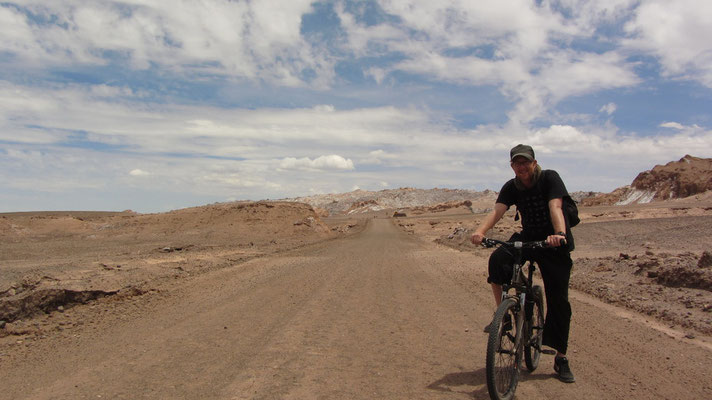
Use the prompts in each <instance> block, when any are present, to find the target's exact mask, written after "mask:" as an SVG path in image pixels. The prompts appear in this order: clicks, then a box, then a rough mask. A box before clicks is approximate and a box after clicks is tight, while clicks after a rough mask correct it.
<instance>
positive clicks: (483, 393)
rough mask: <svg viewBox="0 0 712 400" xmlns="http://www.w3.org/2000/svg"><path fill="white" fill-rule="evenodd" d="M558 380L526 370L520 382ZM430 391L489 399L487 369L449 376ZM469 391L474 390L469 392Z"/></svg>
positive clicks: (444, 377)
mask: <svg viewBox="0 0 712 400" xmlns="http://www.w3.org/2000/svg"><path fill="white" fill-rule="evenodd" d="M548 379H554V380H556V375H555V374H554V373H550V374H549V373H536V374H530V373H528V372H527V371H526V370H523V371H521V372H520V375H519V382H520V383H521V382H526V381H538V380H548ZM428 389H431V390H437V391H439V392H453V393H467V394H470V395H471V396H472V398H473V399H489V398H490V397H489V393H488V392H487V377H486V376H485V369H484V368H480V369H478V370H477V371H463V372H454V373H452V374H447V375H445V376H443V377H442V378H440V379H438V380H437V381H435V382H433V383H431V384H430V385H428ZM469 389H472V390H471V391H469Z"/></svg>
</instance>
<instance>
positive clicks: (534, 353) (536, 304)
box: [524, 285, 544, 372]
mask: <svg viewBox="0 0 712 400" xmlns="http://www.w3.org/2000/svg"><path fill="white" fill-rule="evenodd" d="M532 294H533V295H534V298H533V299H532V302H531V303H529V302H527V303H529V304H527V313H526V314H525V316H526V320H525V321H524V331H525V332H528V336H529V337H528V339H527V342H526V344H525V346H524V363H525V364H526V365H527V369H528V370H529V372H532V371H534V370H535V369H536V368H537V367H538V366H539V358H540V357H541V343H542V339H543V337H544V291H543V290H542V288H541V286H539V285H536V286H534V287H533V288H532Z"/></svg>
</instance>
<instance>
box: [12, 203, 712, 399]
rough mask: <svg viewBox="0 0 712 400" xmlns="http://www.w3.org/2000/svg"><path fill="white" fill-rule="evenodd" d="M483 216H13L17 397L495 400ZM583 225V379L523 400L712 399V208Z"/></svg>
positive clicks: (548, 381)
mask: <svg viewBox="0 0 712 400" xmlns="http://www.w3.org/2000/svg"><path fill="white" fill-rule="evenodd" d="M472 209H475V210H478V209H479V208H478V207H474V206H472V207H469V208H467V207H450V208H441V209H432V210H427V209H422V210H418V211H417V212H412V213H411V212H410V211H406V212H405V215H406V216H405V217H397V218H393V217H392V213H393V211H392V210H390V211H382V212H374V213H365V214H358V215H351V216H340V217H336V216H334V217H323V216H322V217H320V216H319V215H318V214H317V213H316V212H315V211H314V210H313V209H312V208H311V207H310V206H307V205H305V204H300V203H283V202H257V203H248V202H245V203H227V204H215V205H210V206H205V207H196V208H193V209H185V210H177V211H173V212H170V213H164V214H150V215H142V214H135V213H131V212H124V213H77V212H75V213H17V214H3V215H0V239H1V241H0V268H1V270H2V274H1V275H0V311H1V312H2V315H1V316H0V319H2V320H3V321H2V322H0V324H1V325H2V329H0V398H1V399H97V398H111V399H138V398H152V399H154V398H160V399H176V398H182V399H253V398H255V399H374V398H389V399H391V398H393V399H400V398H409V399H412V398H416V399H431V398H432V399H472V398H475V399H486V398H488V394H487V389H486V384H485V377H484V351H485V346H486V344H485V340H486V336H485V334H483V333H482V327H483V326H484V325H486V324H487V323H488V322H489V321H488V320H489V319H490V318H491V315H492V311H493V300H492V298H491V293H490V290H489V287H488V286H487V284H486V283H485V277H486V265H487V257H488V255H489V253H490V252H491V250H487V249H482V248H476V247H474V246H472V245H471V244H469V243H468V241H467V240H468V237H469V233H468V232H469V231H470V230H471V229H473V228H474V227H475V226H476V224H477V223H478V222H479V220H480V219H481V218H482V217H483V216H484V214H483V213H473V212H472V211H471V210H472ZM580 211H581V216H582V223H581V224H580V225H579V226H577V227H576V228H574V233H575V235H576V251H575V252H574V253H573V255H574V258H575V266H574V272H573V275H572V282H571V285H572V288H573V289H572V291H571V303H572V308H573V313H574V316H573V322H572V330H571V340H570V349H571V350H570V352H569V356H570V359H571V365H572V369H573V371H574V373H575V375H576V383H574V384H564V383H561V382H559V381H558V380H557V379H556V378H555V377H554V374H553V369H552V363H553V357H552V356H544V357H543V359H542V363H541V364H540V367H539V369H537V370H536V371H534V372H533V373H531V374H529V373H526V372H525V373H523V374H522V377H521V382H520V385H519V387H518V390H517V397H518V398H521V399H554V398H560V399H570V398H575V399H602V398H607V399H619V398H626V399H646V400H647V399H673V398H674V399H701V398H712V380H710V377H711V376H712V375H711V374H710V371H712V336H711V335H712V311H711V308H710V304H712V292H711V290H712V285H711V282H712V278H711V274H712V272H711V271H712V261H711V260H710V254H709V252H710V251H712V246H710V245H709V243H710V240H712V201H711V200H710V199H709V197H704V196H701V197H699V196H698V197H696V198H688V199H685V200H680V201H670V202H659V203H650V204H646V205H629V206H596V207H593V206H592V207H583V208H581V210H580ZM515 229H516V225H515V223H514V221H513V219H512V218H510V216H508V217H505V220H504V221H503V223H501V224H500V225H499V226H498V227H497V228H496V229H495V231H494V232H492V235H493V236H494V237H499V238H506V237H507V236H508V235H509V234H510V233H512V232H513V231H514V230H515Z"/></svg>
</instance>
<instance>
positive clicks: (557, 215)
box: [546, 197, 566, 247]
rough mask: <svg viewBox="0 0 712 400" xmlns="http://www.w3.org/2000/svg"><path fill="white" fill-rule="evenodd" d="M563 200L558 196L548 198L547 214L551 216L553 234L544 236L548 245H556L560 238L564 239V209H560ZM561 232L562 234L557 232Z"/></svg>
mask: <svg viewBox="0 0 712 400" xmlns="http://www.w3.org/2000/svg"><path fill="white" fill-rule="evenodd" d="M562 204H563V200H562V199H561V198H560V197H559V198H555V199H551V200H549V215H550V216H551V225H552V226H553V227H554V232H556V233H555V234H553V235H551V236H549V237H547V238H546V242H547V244H548V245H549V246H553V247H557V246H559V245H560V243H561V239H564V240H566V220H565V219H564V211H563V210H562V209H561V206H562ZM559 232H562V233H564V234H563V235H559V234H558V233H559Z"/></svg>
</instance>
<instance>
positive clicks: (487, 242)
mask: <svg viewBox="0 0 712 400" xmlns="http://www.w3.org/2000/svg"><path fill="white" fill-rule="evenodd" d="M565 244H566V240H564V239H561V241H560V242H559V245H561V246H563V245H565ZM496 245H500V246H505V247H512V248H515V249H533V248H548V247H549V245H548V244H547V243H546V240H535V241H532V242H521V241H514V242H505V241H502V240H497V239H490V238H482V246H484V247H487V248H489V247H494V246H496Z"/></svg>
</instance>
